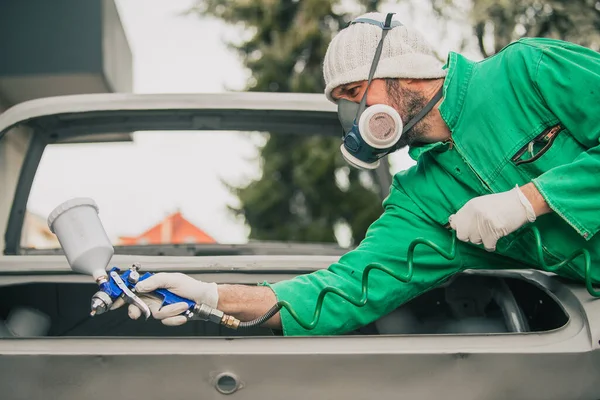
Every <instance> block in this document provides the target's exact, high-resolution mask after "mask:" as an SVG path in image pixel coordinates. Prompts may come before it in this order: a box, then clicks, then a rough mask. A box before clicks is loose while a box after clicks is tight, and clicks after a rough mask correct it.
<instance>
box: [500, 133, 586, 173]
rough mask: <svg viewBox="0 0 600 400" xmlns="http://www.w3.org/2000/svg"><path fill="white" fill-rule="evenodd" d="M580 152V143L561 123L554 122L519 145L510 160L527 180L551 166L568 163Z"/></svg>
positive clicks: (549, 168)
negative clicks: (521, 145) (528, 140)
mask: <svg viewBox="0 0 600 400" xmlns="http://www.w3.org/2000/svg"><path fill="white" fill-rule="evenodd" d="M580 153H581V145H580V144H579V143H577V142H576V141H575V140H574V139H573V138H572V136H571V135H570V134H569V132H568V130H566V129H565V128H564V127H563V126H562V125H561V124H555V125H552V126H549V127H548V128H546V129H544V131H543V132H542V133H540V134H539V135H537V136H536V137H535V138H533V139H532V140H531V141H530V142H529V143H527V144H526V145H524V146H523V147H521V148H520V149H519V150H518V151H517V152H516V153H515V154H514V155H513V156H512V157H511V161H512V163H513V165H514V166H515V167H516V168H517V169H518V170H519V171H520V172H521V173H522V174H524V175H525V178H527V179H528V180H529V179H533V178H536V177H538V176H540V175H542V174H543V173H545V172H547V171H549V170H551V169H552V168H555V167H558V166H560V165H563V164H568V163H570V162H571V161H573V160H574V159H575V158H576V157H577V156H578V155H579V154H580Z"/></svg>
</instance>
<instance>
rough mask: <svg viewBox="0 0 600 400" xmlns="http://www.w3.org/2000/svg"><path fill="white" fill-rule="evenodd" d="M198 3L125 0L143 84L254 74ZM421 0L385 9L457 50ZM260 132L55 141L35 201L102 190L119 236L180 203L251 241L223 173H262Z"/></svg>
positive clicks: (207, 89) (219, 234) (206, 87)
mask: <svg viewBox="0 0 600 400" xmlns="http://www.w3.org/2000/svg"><path fill="white" fill-rule="evenodd" d="M192 3H193V1H191V0H171V1H164V0H118V1H117V5H118V7H119V10H120V14H121V19H122V22H123V25H124V27H125V30H126V33H127V36H128V40H129V44H130V47H131V50H132V52H133V56H134V91H135V92H138V93H186V92H187V93H190V92H194V93H215V92H222V91H226V90H230V89H231V90H239V89H242V88H243V87H244V84H245V82H246V80H247V78H248V76H249V73H248V72H247V71H245V70H244V69H243V67H242V65H241V63H240V61H239V60H238V59H237V56H236V55H235V54H234V53H233V52H232V51H231V50H229V49H228V48H227V47H226V45H225V44H224V41H225V40H227V39H230V40H235V39H236V38H239V35H240V32H239V31H237V30H235V29H233V28H231V27H227V26H225V25H224V24H223V23H222V22H220V21H218V20H209V19H205V18H199V17H197V16H183V15H181V14H180V13H181V12H182V11H183V10H186V9H187V8H188V7H189V5H190V4H192ZM392 4H393V2H392ZM416 4H419V6H418V7H417V11H416V12H415V13H414V14H409V13H407V11H406V8H405V7H401V6H398V5H395V4H394V5H390V6H389V7H385V8H382V10H385V11H394V12H398V13H400V14H401V15H406V19H405V21H406V23H410V24H412V25H413V26H416V27H421V26H423V27H427V29H425V30H423V33H424V34H425V35H426V36H427V37H428V39H430V41H431V42H432V43H433V44H434V46H435V47H436V49H437V50H438V51H439V52H440V54H442V55H443V54H446V53H447V52H448V51H449V50H455V48H453V46H454V45H455V44H456V35H454V37H453V35H445V34H443V33H441V32H440V30H439V29H436V27H435V24H432V21H431V17H430V15H431V10H430V9H429V8H427V7H425V6H423V2H418V1H417V2H416ZM407 20H408V21H407ZM456 29H458V28H457V27H454V30H453V32H456ZM441 37H443V40H442V39H441ZM253 140H254V141H253ZM253 140H251V139H250V138H249V137H248V136H247V135H244V134H242V133H236V132H231V133H230V132H215V133H208V132H204V133H201V134H198V133H192V132H169V134H168V135H166V134H164V133H162V134H161V133H156V132H153V133H138V134H136V136H135V142H134V143H126V144H123V143H118V144H94V145H62V146H53V147H52V148H49V149H47V151H46V152H45V154H44V158H43V160H42V163H41V165H40V168H39V170H38V175H37V176H36V180H35V182H34V185H33V188H32V193H31V197H30V201H29V208H30V209H31V210H32V211H34V212H36V213H39V214H40V215H43V216H46V215H48V213H49V212H50V211H52V209H53V208H54V207H55V206H56V205H58V204H59V203H61V202H62V201H64V200H66V199H68V198H71V197H75V196H87V197H92V198H93V199H95V201H96V202H97V203H98V205H99V207H100V216H101V218H102V221H103V223H104V225H105V227H106V229H107V231H108V233H109V235H110V236H111V237H113V238H116V237H117V236H118V235H137V234H139V233H141V232H142V231H143V230H145V229H147V228H149V227H150V226H152V225H154V224H155V223H156V222H158V221H159V220H160V219H162V218H163V217H164V216H165V215H167V214H168V213H171V212H173V211H175V210H176V209H177V208H179V209H181V211H182V212H183V214H184V216H186V217H187V218H188V219H189V220H191V221H192V222H193V223H195V224H196V225H197V226H199V227H201V228H202V229H204V230H205V231H206V232H207V233H208V234H210V235H212V236H213V237H215V238H216V239H217V240H218V241H221V242H223V243H243V242H245V241H246V240H247V234H248V229H247V228H245V227H244V225H243V222H242V221H236V220H235V219H234V218H233V217H232V216H231V215H230V213H229V211H228V210H227V209H226V205H227V204H236V198H235V197H234V196H233V195H231V194H230V193H229V192H228V191H227V189H226V188H225V187H224V186H223V185H222V183H221V181H220V179H221V178H225V179H226V180H227V181H229V182H234V183H235V182H237V183H240V182H245V181H247V180H248V179H249V178H251V177H256V176H257V174H258V173H259V169H258V164H257V163H256V162H253V161H252V159H253V158H254V157H256V155H257V151H256V146H255V144H254V143H256V142H257V140H256V138H254V139H253ZM391 163H392V172H395V171H398V170H401V169H404V168H407V167H409V166H410V165H412V164H413V162H412V160H410V158H409V157H408V156H407V154H406V152H405V151H401V152H398V153H396V154H394V155H392V157H391ZM213 171H217V173H215V172H213ZM348 201H351V199H348Z"/></svg>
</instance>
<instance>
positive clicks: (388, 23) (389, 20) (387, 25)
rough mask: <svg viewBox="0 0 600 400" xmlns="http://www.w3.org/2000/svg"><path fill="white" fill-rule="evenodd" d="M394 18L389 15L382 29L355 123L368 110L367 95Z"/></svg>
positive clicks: (391, 14) (392, 14)
mask: <svg viewBox="0 0 600 400" xmlns="http://www.w3.org/2000/svg"><path fill="white" fill-rule="evenodd" d="M393 16H394V13H389V14H388V15H387V16H386V17H385V23H384V24H383V27H382V29H383V33H382V34H381V40H380V41H379V44H378V45H377V49H375V56H374V57H373V62H372V63H371V70H370V71H369V80H368V82H367V88H366V89H365V93H364V94H363V97H362V99H360V104H359V106H358V111H357V112H356V118H355V121H358V118H359V117H360V115H361V114H362V113H363V111H364V110H365V108H366V104H367V93H368V92H369V86H371V81H372V80H373V76H374V75H375V70H376V69H377V64H379V58H380V57H381V52H382V51H383V40H384V39H385V37H386V36H387V34H388V32H389V30H390V29H392V28H393V26H392V17H393ZM366 23H369V22H366ZM394 26H398V25H396V24H394Z"/></svg>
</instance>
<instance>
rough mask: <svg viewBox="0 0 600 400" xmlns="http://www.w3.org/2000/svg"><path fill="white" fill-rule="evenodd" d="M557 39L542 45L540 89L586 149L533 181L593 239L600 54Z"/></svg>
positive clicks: (599, 169)
mask: <svg viewBox="0 0 600 400" xmlns="http://www.w3.org/2000/svg"><path fill="white" fill-rule="evenodd" d="M553 43H560V44H558V45H556V44H554V45H551V46H547V47H542V51H541V56H540V59H539V63H538V66H537V71H536V73H535V76H534V82H535V85H536V89H537V90H538V92H539V95H540V96H541V97H542V100H543V101H544V102H545V103H546V105H547V107H548V109H549V110H550V111H551V112H552V113H553V114H554V115H555V116H556V117H557V118H558V119H559V120H560V122H561V123H562V124H563V125H564V126H565V127H566V128H567V129H568V130H569V131H570V133H571V135H573V137H574V138H575V140H577V141H578V142H580V143H581V144H582V145H583V146H584V147H586V148H587V149H588V150H587V151H586V152H584V153H582V154H580V155H579V156H578V157H577V158H576V159H575V160H573V162H571V163H569V164H565V165H562V166H559V167H556V168H553V169H551V170H549V171H547V172H546V173H544V174H542V175H540V176H539V177H537V178H535V179H534V180H533V183H534V185H535V186H536V187H537V188H538V190H539V191H540V193H541V194H542V196H543V197H544V198H545V199H546V202H547V203H548V205H549V206H550V208H552V209H553V210H554V211H555V212H556V213H557V214H558V215H560V216H561V217H562V218H563V219H564V220H566V221H567V222H568V223H569V224H570V225H571V226H573V227H574V228H575V229H576V230H577V231H578V232H579V234H580V235H581V236H583V237H584V238H586V239H588V240H589V239H591V237H592V236H593V235H594V234H595V233H596V232H598V230H599V229H600V218H598V202H599V201H600V146H599V145H600V142H599V138H600V54H599V53H596V52H594V51H592V50H589V49H587V48H584V47H581V46H577V45H575V44H572V43H567V42H553ZM575 193H576V195H575Z"/></svg>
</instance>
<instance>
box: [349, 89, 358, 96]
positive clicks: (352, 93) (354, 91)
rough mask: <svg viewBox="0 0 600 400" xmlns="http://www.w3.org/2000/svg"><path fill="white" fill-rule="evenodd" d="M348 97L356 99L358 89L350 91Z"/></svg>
mask: <svg viewBox="0 0 600 400" xmlns="http://www.w3.org/2000/svg"><path fill="white" fill-rule="evenodd" d="M348 95H349V96H350V97H355V96H356V95H358V87H353V88H350V89H348Z"/></svg>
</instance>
